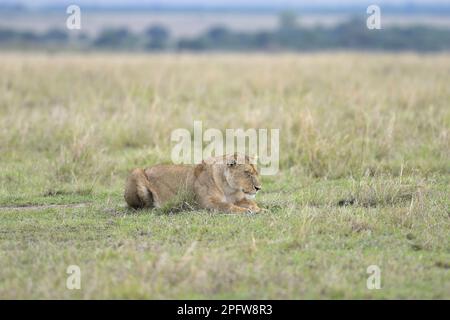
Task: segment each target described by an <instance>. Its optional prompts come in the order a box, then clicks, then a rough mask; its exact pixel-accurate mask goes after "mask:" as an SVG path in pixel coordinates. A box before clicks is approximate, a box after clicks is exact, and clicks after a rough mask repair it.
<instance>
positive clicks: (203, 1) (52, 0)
mask: <svg viewBox="0 0 450 320" xmlns="http://www.w3.org/2000/svg"><path fill="white" fill-rule="evenodd" d="M1 3H8V4H11V3H21V4H25V5H27V6H31V7H35V6H41V5H48V4H51V5H58V4H62V5H65V4H68V3H70V4H78V5H83V4H84V5H119V6H120V5H122V6H123V5H130V4H134V5H136V4H137V5H155V4H161V5H202V6H209V7H212V6H217V5H219V6H224V5H231V6H236V5H240V6H299V5H300V6H311V5H313V6H317V5H333V6H340V5H364V4H378V5H382V4H386V5H388V4H389V5H404V4H422V5H424V4H430V3H435V4H449V5H450V0H315V1H310V0H277V1H273V0H272V1H271V0H140V1H139V0H131V1H126V0H0V4H1Z"/></svg>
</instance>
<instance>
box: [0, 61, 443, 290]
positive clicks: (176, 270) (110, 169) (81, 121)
mask: <svg viewBox="0 0 450 320" xmlns="http://www.w3.org/2000/svg"><path fill="white" fill-rule="evenodd" d="M1 60H2V62H3V63H2V64H1V65H0V74H1V75H2V77H1V78H0V114H1V117H0V206H1V208H0V298H2V299H4V298H275V299H277V298H292V299H299V298H439V299H449V298H450V296H449V292H450V274H449V268H450V251H449V248H450V238H449V231H450V220H449V214H450V211H449V208H450V202H449V197H448V195H449V194H450V187H449V182H450V172H449V160H450V154H449V150H450V148H449V147H450V146H449V128H450V108H449V106H448V103H449V101H450V87H449V86H448V82H449V81H448V80H449V78H448V77H449V76H448V75H449V74H450V57H449V56H448V55H426V56H420V55H413V54H401V55H387V54H350V53H345V54H343V53H330V54H319V55H272V56H267V55H251V56H249V55H214V56H191V55H112V54H108V55H107V54H103V55H97V54H90V55H84V56H81V55H44V54H42V55H33V56H31V55H27V54H23V53H14V54H2V55H1ZM194 120H202V121H203V122H204V127H205V128H207V127H214V128H219V129H222V130H223V129H225V128H280V129H281V130H280V163H281V171H280V173H279V175H277V176H270V177H264V178H263V191H262V193H261V194H260V195H258V197H257V201H258V202H259V203H260V204H261V206H262V207H264V208H266V210H265V211H264V212H263V213H262V214H259V215H227V214H217V213H210V212H206V211H192V210H189V208H188V207H183V206H175V209H174V210H171V209H170V208H163V209H161V210H158V209H155V210H145V211H133V210H130V209H128V208H126V207H125V203H124V201H123V198H122V191H123V185H124V180H125V177H126V174H127V172H128V171H129V170H130V169H131V168H133V167H137V166H149V165H152V164H154V163H158V162H169V161H170V150H171V143H170V133H171V131H172V130H173V129H176V128H188V129H190V128H192V124H193V121H194ZM73 264H75V265H78V266H80V268H81V273H82V280H81V286H82V288H81V290H68V289H66V278H67V276H68V275H67V274H66V269H67V267H68V266H69V265H73ZM370 265H378V266H379V267H380V268H381V286H382V289H380V290H368V289H367V288H366V279H367V277H368V276H369V275H368V274H367V273H366V270H367V267H368V266H370Z"/></svg>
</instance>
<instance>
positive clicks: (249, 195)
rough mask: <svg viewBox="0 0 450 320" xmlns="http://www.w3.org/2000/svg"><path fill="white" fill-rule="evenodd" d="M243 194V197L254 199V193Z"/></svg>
mask: <svg viewBox="0 0 450 320" xmlns="http://www.w3.org/2000/svg"><path fill="white" fill-rule="evenodd" d="M244 195H245V199H247V200H253V199H255V196H256V193H254V194H250V193H244Z"/></svg>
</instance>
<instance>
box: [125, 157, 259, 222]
mask: <svg viewBox="0 0 450 320" xmlns="http://www.w3.org/2000/svg"><path fill="white" fill-rule="evenodd" d="M258 176H259V174H258V171H257V169H256V167H255V165H254V164H252V163H250V158H249V157H248V156H241V155H238V154H234V155H228V156H222V157H215V158H210V159H208V160H207V161H203V162H202V163H201V164H198V165H156V166H153V167H150V168H147V169H145V170H144V169H139V168H138V169H134V170H133V171H132V172H131V174H130V175H129V177H128V179H127V182H126V187H125V200H126V202H127V203H128V205H129V206H130V207H132V208H135V209H138V208H149V207H157V208H159V207H161V206H162V205H164V204H165V203H167V202H168V201H170V200H171V199H174V198H175V197H176V196H177V195H178V194H179V193H180V192H185V191H187V192H189V193H191V194H193V195H194V197H195V200H196V202H197V203H198V205H200V207H202V208H205V209H210V210H217V211H222V212H231V213H245V212H251V213H257V212H259V211H261V209H260V208H259V207H258V205H257V204H256V202H255V201H253V199H254V198H255V196H256V193H257V192H258V191H259V190H260V189H261V183H260V182H259V178H258Z"/></svg>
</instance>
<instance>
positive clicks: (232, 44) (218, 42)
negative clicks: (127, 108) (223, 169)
mask: <svg viewBox="0 0 450 320" xmlns="http://www.w3.org/2000/svg"><path fill="white" fill-rule="evenodd" d="M0 48H15V49H17V48H43V49H49V48H50V49H51V48H54V49H77V50H98V49H100V50H126V51H183V50H189V51H212V50H217V51H283V50H291V51H313V50H328V49H354V50H392V51H400V50H413V51H442V50H449V49H450V29H448V28H447V29H444V28H436V27H430V26H404V27H389V28H383V29H381V30H369V29H368V28H367V27H366V22H365V20H363V19H358V18H353V19H350V20H348V21H346V22H343V23H340V24H337V25H335V26H333V27H323V26H315V27H309V28H307V27H301V26H299V25H298V24H297V19H296V17H295V16H294V15H292V14H289V13H283V14H281V15H280V19H279V24H278V27H277V28H276V29H274V30H271V31H257V32H240V31H232V30H230V29H229V28H227V27H224V26H214V27H211V28H210V29H208V30H207V31H205V32H204V33H202V34H200V35H198V36H195V37H190V38H179V39H175V38H173V37H172V36H171V34H170V32H169V30H168V29H167V28H166V27H164V26H162V25H154V26H151V27H149V28H147V29H146V30H144V31H143V32H139V33H135V32H131V31H130V30H128V29H127V28H116V29H105V30H102V31H101V32H100V33H99V34H98V35H96V36H88V35H87V34H84V33H78V34H77V35H76V36H72V35H70V34H69V33H68V32H67V31H65V30H59V29H58V30H48V31H47V32H45V33H35V32H32V31H17V30H11V29H0Z"/></svg>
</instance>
